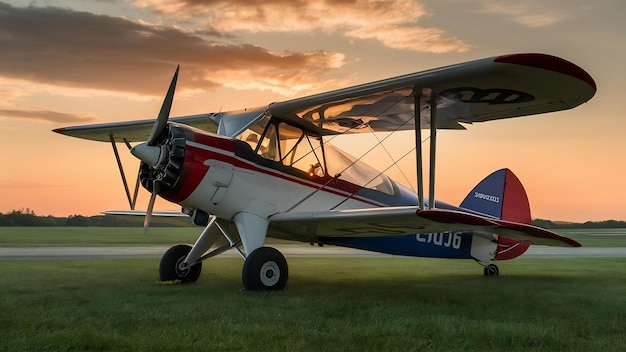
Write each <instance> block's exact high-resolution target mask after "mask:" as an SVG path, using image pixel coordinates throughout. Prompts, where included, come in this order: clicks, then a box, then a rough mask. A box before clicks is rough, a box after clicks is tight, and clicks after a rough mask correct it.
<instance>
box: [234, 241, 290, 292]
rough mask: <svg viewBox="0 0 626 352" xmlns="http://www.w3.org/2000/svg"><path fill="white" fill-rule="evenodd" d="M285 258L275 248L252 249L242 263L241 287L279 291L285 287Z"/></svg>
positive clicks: (252, 289) (250, 289)
mask: <svg viewBox="0 0 626 352" xmlns="http://www.w3.org/2000/svg"><path fill="white" fill-rule="evenodd" d="M288 276H289V270H288V268H287V260H285V257H284V256H283V255H282V254H281V253H280V252H279V251H278V250H276V249H274V248H271V247H261V248H257V249H256V250H254V251H252V253H250V255H248V258H247V259H246V262H245V263H244V264H243V272H242V274H241V277H242V280H243V287H244V288H245V289H246V290H249V291H279V290H282V289H283V288H285V285H286V284H287V277H288Z"/></svg>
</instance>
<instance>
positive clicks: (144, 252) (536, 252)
mask: <svg viewBox="0 0 626 352" xmlns="http://www.w3.org/2000/svg"><path fill="white" fill-rule="evenodd" d="M274 247H275V248H276V249H278V250H280V251H281V252H282V253H283V254H284V255H285V257H288V258H289V257H292V258H297V257H356V258H359V257H393V256H392V255H389V254H381V253H375V252H368V251H362V250H357V249H350V248H342V247H334V246H324V247H313V246H308V245H301V244H294V245H276V246H274ZM168 248H169V247H160V246H149V247H18V248H5V247H0V260H45V259H96V258H160V257H161V256H162V255H163V253H165V251H167V249H168ZM238 256H239V254H238V253H237V252H236V251H234V250H231V251H228V252H226V253H222V254H220V255H219V257H238ZM574 257H626V247H614V248H595V247H583V248H561V247H546V246H532V247H530V249H529V250H528V251H527V252H526V253H525V254H524V255H523V258H574Z"/></svg>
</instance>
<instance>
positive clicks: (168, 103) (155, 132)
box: [148, 65, 180, 145]
mask: <svg viewBox="0 0 626 352" xmlns="http://www.w3.org/2000/svg"><path fill="white" fill-rule="evenodd" d="M179 69H180V65H178V66H177V67H176V72H174V77H172V82H171V83H170V87H169V89H168V90H167V94H166V95H165V100H163V105H161V111H160V112H159V117H157V120H156V121H155V122H154V125H152V132H150V138H148V145H155V144H156V140H157V138H158V137H159V136H160V135H161V133H163V131H164V130H165V127H166V126H167V119H168V118H169V116H170V110H171V109H172V101H173V100H174V90H176V81H177V80H178V70H179Z"/></svg>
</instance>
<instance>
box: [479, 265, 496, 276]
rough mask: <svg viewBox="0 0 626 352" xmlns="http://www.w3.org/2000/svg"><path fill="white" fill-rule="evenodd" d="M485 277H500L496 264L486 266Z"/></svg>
mask: <svg viewBox="0 0 626 352" xmlns="http://www.w3.org/2000/svg"><path fill="white" fill-rule="evenodd" d="M483 272H484V274H485V276H498V275H499V274H500V269H498V266H497V265H495V264H489V265H485V270H484V271H483Z"/></svg>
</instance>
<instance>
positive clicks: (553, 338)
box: [0, 258, 626, 351]
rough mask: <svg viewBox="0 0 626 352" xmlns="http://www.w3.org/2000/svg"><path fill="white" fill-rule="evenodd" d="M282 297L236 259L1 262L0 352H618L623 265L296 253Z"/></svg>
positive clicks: (625, 288) (625, 286) (625, 328)
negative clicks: (166, 274) (169, 267)
mask: <svg viewBox="0 0 626 352" xmlns="http://www.w3.org/2000/svg"><path fill="white" fill-rule="evenodd" d="M288 261H289V265H290V267H289V268H290V278H289V283H288V285H287V288H286V290H285V291H282V292H274V293H265V292H246V291H242V290H241V287H242V284H241V278H240V275H241V267H242V261H241V260H240V259H235V258H214V259H210V260H208V261H206V262H204V268H203V273H202V275H201V277H200V280H199V281H198V282H197V283H196V284H193V285H160V284H156V283H155V281H156V280H157V279H158V274H157V268H158V259H124V260H109V259H99V260H68V261H43V260H38V261H3V262H0V265H1V268H2V269H1V270H0V282H2V284H1V285H0V312H1V314H0V350H1V351H20V350H27V351H46V350H54V351H56V350H64V351H109V350H127V351H142V350H155V351H156V350H163V351H171V350H184V351H190V350H194V351H195V350H268V351H320V350H329V351H335V350H336V351H363V350H374V351H379V350H394V351H398V350H399V351H408V350H446V351H449V350H464V351H472V350H475V351H485V350H489V351H493V350H498V351H514V350H517V351H521V350H523V351H536V350H538V351H541V350H545V351H552V350H567V351H570V350H579V351H623V350H625V349H626V258H593V259H586V258H576V259H518V260H515V261H510V262H503V263H500V264H499V265H500V268H501V276H500V277H498V278H485V277H483V276H482V269H481V268H480V267H479V266H478V265H477V264H475V263H474V262H472V261H453V260H436V259H419V258H368V259H362V258H332V259H328V258H288Z"/></svg>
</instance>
